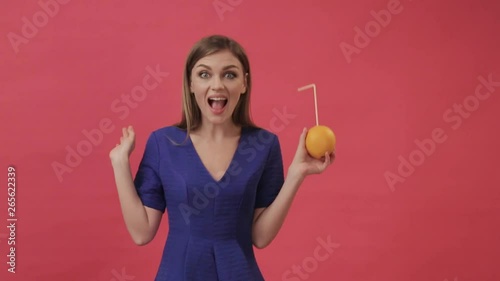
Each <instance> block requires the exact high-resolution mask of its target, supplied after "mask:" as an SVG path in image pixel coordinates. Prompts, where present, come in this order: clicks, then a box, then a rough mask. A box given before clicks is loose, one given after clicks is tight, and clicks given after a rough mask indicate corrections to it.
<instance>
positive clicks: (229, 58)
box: [194, 50, 242, 69]
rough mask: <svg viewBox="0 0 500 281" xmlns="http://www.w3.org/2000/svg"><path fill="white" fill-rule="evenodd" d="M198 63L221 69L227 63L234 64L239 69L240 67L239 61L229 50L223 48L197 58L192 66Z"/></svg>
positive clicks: (198, 64)
mask: <svg viewBox="0 0 500 281" xmlns="http://www.w3.org/2000/svg"><path fill="white" fill-rule="evenodd" d="M200 65H205V66H208V67H210V68H212V69H222V68H224V67H226V66H229V65H235V66H237V67H238V68H239V69H242V66H241V63H240V61H239V60H238V58H236V57H235V56H234V55H233V54H232V53H231V52H230V51H228V50H224V51H220V52H217V53H214V54H211V55H208V56H205V57H203V58H201V59H200V60H198V61H197V62H196V64H195V66H194V67H198V66H200Z"/></svg>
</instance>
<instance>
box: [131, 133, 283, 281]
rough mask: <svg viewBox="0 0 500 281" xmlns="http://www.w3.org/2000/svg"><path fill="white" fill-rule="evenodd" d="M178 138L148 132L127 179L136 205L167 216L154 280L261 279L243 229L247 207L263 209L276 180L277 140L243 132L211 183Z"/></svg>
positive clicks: (279, 177) (249, 217)
mask: <svg viewBox="0 0 500 281" xmlns="http://www.w3.org/2000/svg"><path fill="white" fill-rule="evenodd" d="M186 136H187V135H186V132H185V131H184V130H181V129H179V128H177V127H174V126H169V127H164V128H161V129H158V130H156V131H154V132H152V133H151V135H150V136H149V138H148V140H147V143H146V148H145V152H144V155H143V157H142V160H141V162H140V165H139V168H138V171H137V174H136V177H135V180H134V182H135V187H136V190H137V192H138V194H139V196H140V198H141V200H142V202H143V204H144V205H145V206H148V207H151V208H154V209H157V210H160V211H162V212H165V211H166V212H167V214H168V222H169V232H168V237H167V241H166V244H165V247H164V249H163V255H162V259H161V262H160V265H159V268H158V272H157V275H156V279H155V281H171V280H172V281H198V280H199V281H237V280H242V281H254V280H255V281H258V280H264V278H263V276H262V274H261V272H260V270H259V267H258V265H257V262H256V260H255V256H254V252H253V245H252V232H251V230H252V221H253V215H254V209H255V208H260V207H267V206H269V205H270V204H271V203H272V202H273V201H274V199H275V198H276V196H277V195H278V193H279V191H280V189H281V187H282V185H283V182H284V174H283V163H282V155H281V148H280V143H279V140H278V138H277V136H276V135H275V134H273V133H271V132H269V131H267V130H264V129H260V128H249V127H247V128H243V129H242V132H241V137H240V140H239V143H238V149H237V151H236V153H235V154H234V155H233V158H232V162H231V165H230V167H229V168H228V170H227V171H226V172H225V174H224V176H223V177H222V178H221V179H220V180H219V181H216V180H215V179H214V178H213V177H212V176H211V175H210V173H209V172H208V170H207V169H206V167H205V166H204V165H203V163H202V161H201V159H200V157H199V155H198V153H197V152H196V150H195V148H194V146H193V143H192V142H191V139H190V138H189V137H188V138H187V139H186ZM184 141H185V142H184Z"/></svg>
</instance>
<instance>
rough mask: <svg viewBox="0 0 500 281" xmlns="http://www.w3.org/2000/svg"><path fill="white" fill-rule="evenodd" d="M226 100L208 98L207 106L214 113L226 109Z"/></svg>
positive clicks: (222, 98)
mask: <svg viewBox="0 0 500 281" xmlns="http://www.w3.org/2000/svg"><path fill="white" fill-rule="evenodd" d="M226 104H227V98H224V97H214V98H208V105H209V106H210V107H211V108H212V109H213V110H215V111H220V110H223V109H224V107H226Z"/></svg>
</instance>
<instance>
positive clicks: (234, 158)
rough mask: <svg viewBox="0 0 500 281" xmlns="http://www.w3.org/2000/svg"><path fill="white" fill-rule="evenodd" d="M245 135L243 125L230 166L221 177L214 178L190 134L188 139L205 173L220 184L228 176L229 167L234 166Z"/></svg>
mask: <svg viewBox="0 0 500 281" xmlns="http://www.w3.org/2000/svg"><path fill="white" fill-rule="evenodd" d="M244 136H245V127H244V126H243V127H241V131H240V137H239V139H238V144H237V145H236V150H235V151H234V153H233V156H232V157H231V161H230V162H229V166H228V167H227V168H226V170H225V171H224V173H223V174H222V176H221V177H220V179H216V178H214V176H213V175H212V173H210V171H209V170H208V169H207V166H205V164H204V163H203V160H202V159H201V157H200V154H199V153H198V151H197V150H196V147H195V146H194V143H193V139H191V136H190V135H188V139H189V146H190V149H191V152H192V153H193V154H194V157H195V158H196V161H197V162H198V164H199V165H200V166H201V167H202V170H203V171H204V172H205V174H206V175H207V176H208V177H209V178H210V179H211V180H212V181H214V182H215V183H217V184H218V183H220V182H222V181H223V180H224V178H226V175H227V173H228V171H229V169H231V167H232V166H233V163H234V162H235V161H236V156H237V154H238V151H239V150H240V146H241V145H242V143H243V137H244Z"/></svg>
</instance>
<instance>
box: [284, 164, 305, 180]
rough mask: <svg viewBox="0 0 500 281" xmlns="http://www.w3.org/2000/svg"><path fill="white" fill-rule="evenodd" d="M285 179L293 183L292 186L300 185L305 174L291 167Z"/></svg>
mask: <svg viewBox="0 0 500 281" xmlns="http://www.w3.org/2000/svg"><path fill="white" fill-rule="evenodd" d="M286 179H287V181H290V182H292V183H294V185H300V184H301V183H302V182H303V181H304V179H305V174H304V173H302V172H301V171H300V170H299V169H297V168H295V167H294V166H293V165H292V166H290V168H289V169H288V174H287V177H286Z"/></svg>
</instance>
